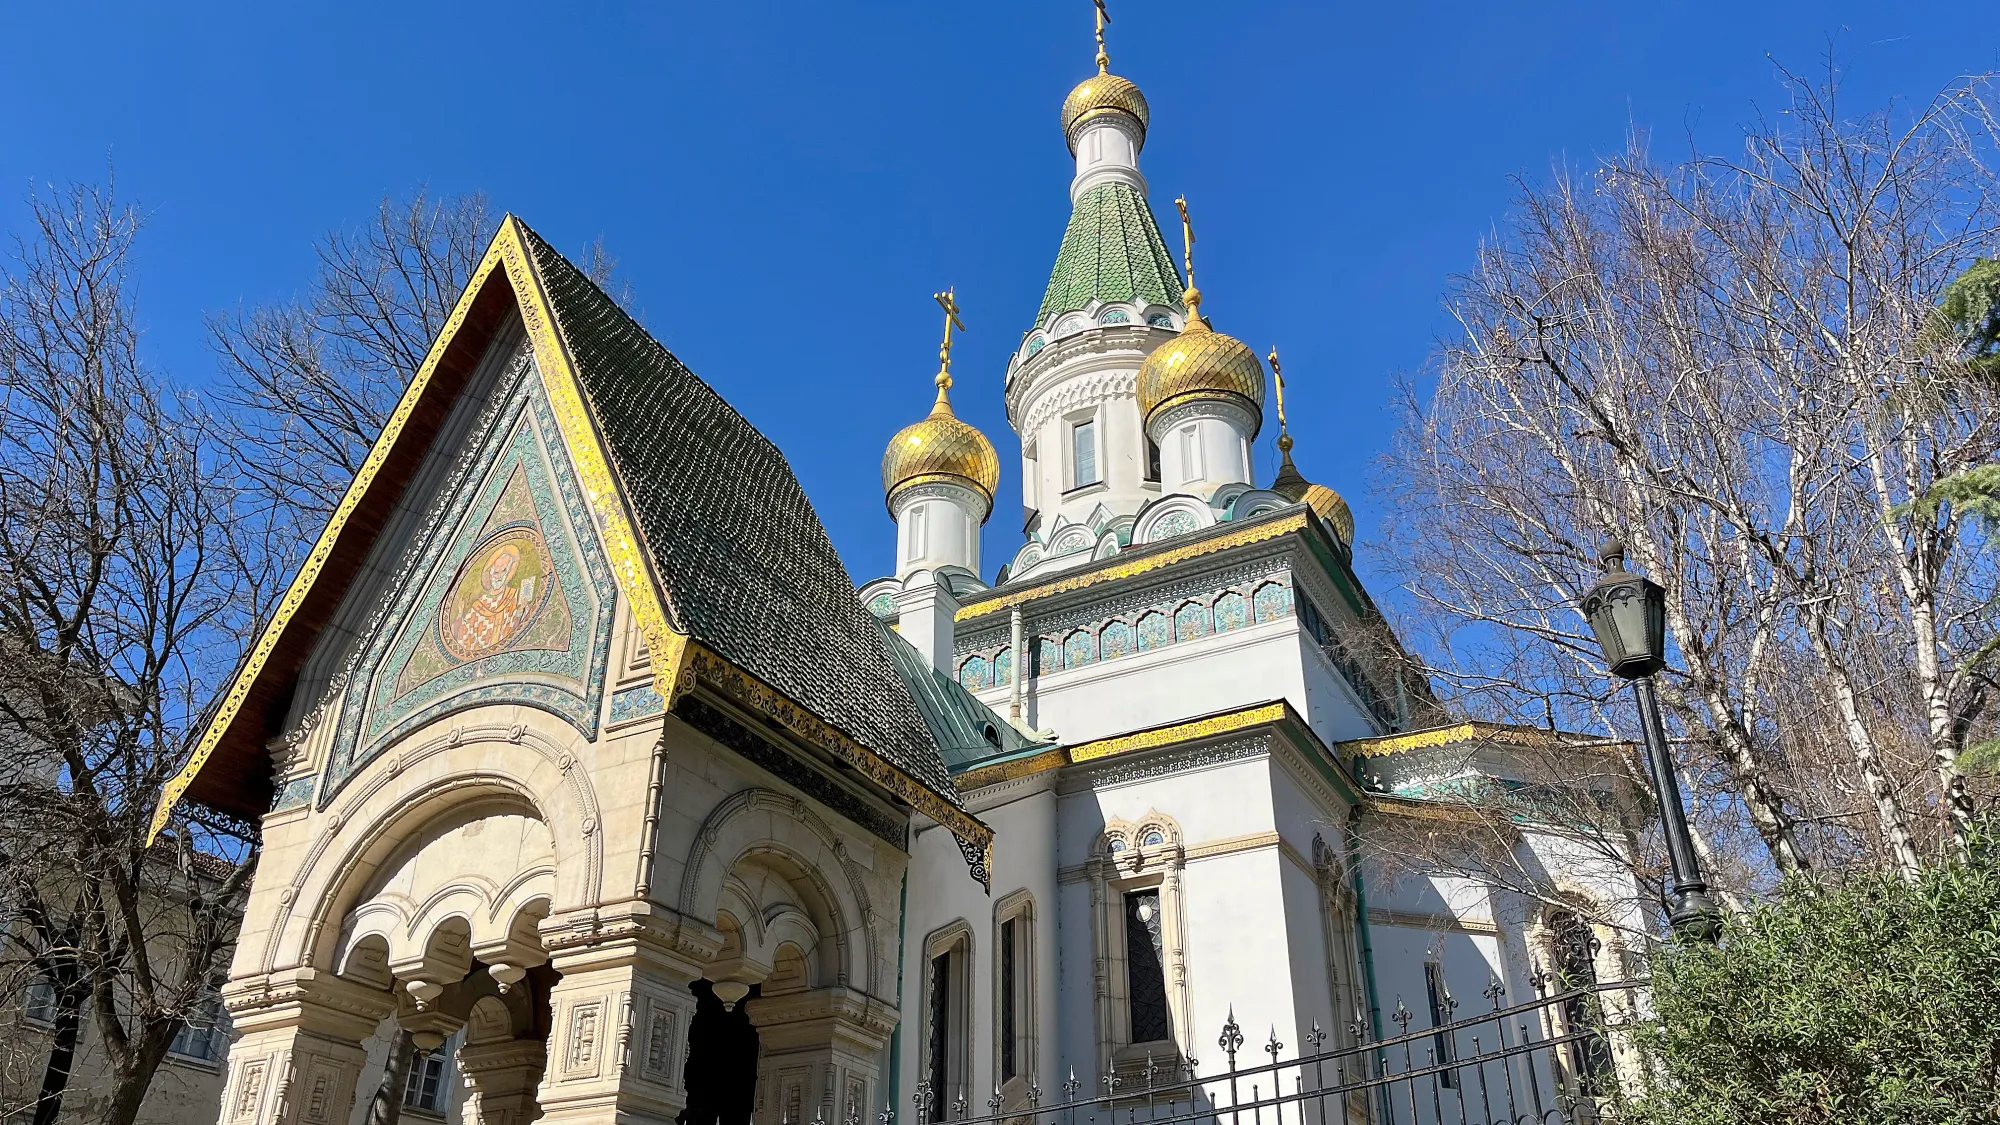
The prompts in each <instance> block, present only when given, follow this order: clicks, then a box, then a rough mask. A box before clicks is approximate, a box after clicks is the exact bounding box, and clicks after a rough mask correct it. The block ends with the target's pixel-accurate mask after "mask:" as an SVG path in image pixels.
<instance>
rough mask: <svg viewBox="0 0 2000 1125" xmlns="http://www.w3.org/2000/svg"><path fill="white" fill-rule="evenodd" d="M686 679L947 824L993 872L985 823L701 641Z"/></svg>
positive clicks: (689, 659)
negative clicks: (984, 856) (983, 857)
mask: <svg viewBox="0 0 2000 1125" xmlns="http://www.w3.org/2000/svg"><path fill="white" fill-rule="evenodd" d="M685 653H686V655H685V661H684V663H685V666H686V668H687V675H686V677H684V682H682V683H681V685H680V687H681V691H682V693H683V694H685V691H686V689H687V688H688V687H689V686H691V685H692V684H693V683H694V682H696V681H699V682H700V683H702V684H703V685H705V686H707V687H709V688H710V689H712V690H714V691H715V692H716V693H718V694H720V695H722V696H723V697H725V698H727V699H729V700H730V701H731V702H734V703H736V704H738V705H739V706H742V707H744V708H746V709H748V710H750V711H752V712H754V713H756V714H758V715H762V716H765V717H766V718H769V719H771V720H773V721H775V722H776V723H777V724H778V725H779V726H781V727H783V728H784V729H786V730H788V731H790V732H791V733H792V734H793V735H795V736H797V737H798V738H799V739H801V740H803V741H804V742H806V743H807V744H809V745H812V746H816V747H818V748H819V749H821V750H824V751H825V752H826V753H828V754H830V755H832V756H833V757H834V758H836V759H838V760H840V761H842V762H845V763H846V764H848V765H850V766H853V767H854V768H855V769H856V770H859V771H860V772H861V774H862V775H863V776H864V777H867V778H868V779H869V780H870V781H873V782H874V783H875V784H877V785H880V786H881V787H882V788H884V789H886V790H888V791H889V792H890V793H893V794H895V795H896V796H897V797H898V798H900V799H901V800H902V801H904V802H905V803H906V804H908V805H909V806H910V807H911V808H914V809H916V810H917V811H918V812H920V813H923V814H924V815H925V816H928V817H930V818H931V819H932V820H935V821H937V822H938V823H939V824H942V825H943V826H944V827H945V828H947V829H949V830H950V831H951V833H952V834H953V835H955V836H957V837H958V838H959V839H960V840H963V841H966V842H968V843H970V844H973V845H974V846H976V847H979V848H981V849H984V850H985V851H986V852H987V854H988V867H987V870H989V871H990V870H991V869H992V868H991V851H992V847H993V829H991V828H989V827H987V825H986V824H985V822H984V821H981V820H980V819H979V818H978V817H976V816H973V815H972V814H971V813H969V812H967V811H966V810H964V809H962V808H959V807H958V806H957V805H954V804H952V803H951V802H950V801H948V800H946V799H945V797H944V795H943V794H941V793H938V792H937V791H935V790H933V789H932V788H931V787H930V786H928V785H925V784H924V783H923V782H921V781H918V780H917V779H916V778H913V777H911V776H910V775H909V774H907V773H905V772H903V770H901V769H900V768H898V767H897V766H895V765H893V764H891V763H890V762H888V761H887V760H885V759H884V758H882V757H881V756H880V755H878V754H876V753H875V752H874V751H872V750H870V749H868V748H867V747H865V746H863V745H861V744H860V743H859V742H856V741H854V739H852V738H850V737H849V736H848V735H847V734H845V733H843V732H842V731H841V730H839V729H838V728H836V727H835V726H833V725H832V724H831V723H828V722H827V721H825V720H824V719H821V718H820V717H819V716H818V715H815V714H814V713H812V712H811V711H809V710H807V709H806V708H804V707H801V706H799V705H798V704H797V703H795V702H793V701H792V700H791V698H790V697H788V696H786V695H785V694H784V693H783V692H780V691H779V690H777V689H776V688H774V687H772V686H771V685H769V684H767V683H765V682H764V681H763V680H760V679H758V678H757V677H756V676H754V675H752V674H751V673H749V672H747V671H745V670H744V669H743V668H741V667H739V666H738V665H736V664H735V663H733V662H732V661H730V660H728V659H727V658H725V657H723V656H722V655H720V654H719V653H716V652H715V651H713V650H712V649H710V648H708V647H707V646H706V645H703V644H700V643H698V642H692V641H689V642H686V644H685Z"/></svg>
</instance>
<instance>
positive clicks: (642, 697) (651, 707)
mask: <svg viewBox="0 0 2000 1125" xmlns="http://www.w3.org/2000/svg"><path fill="white" fill-rule="evenodd" d="M666 709H667V702H666V700H664V699H662V698H661V697H660V689H659V688H657V687H655V686H653V684H652V683H651V682H650V681H648V682H646V683H643V684H635V685H633V686H632V687H628V688H626V689H625V690H623V691H617V692H613V693H612V694H611V725H612V726H617V725H619V724H621V723H629V722H632V721H633V720H635V719H645V718H650V717H652V716H654V715H657V714H659V713H660V712H662V711H665V710H666Z"/></svg>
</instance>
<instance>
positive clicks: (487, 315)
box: [154, 215, 991, 855]
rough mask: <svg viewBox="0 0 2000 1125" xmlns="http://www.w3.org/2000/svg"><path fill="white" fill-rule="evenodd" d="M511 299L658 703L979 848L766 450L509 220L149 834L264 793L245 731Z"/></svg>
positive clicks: (767, 445) (375, 527) (881, 648)
mask: <svg viewBox="0 0 2000 1125" xmlns="http://www.w3.org/2000/svg"><path fill="white" fill-rule="evenodd" d="M516 310H518V311H519V314H520V316H521V318H522V321H523V323H524V324H525V325H526V327H527V331H528V337H529V341H530V343H531V344H532V346H533V347H534V349H535V355H536V359H537V362H538V366H539V367H540V369H541V372H542V379H543V382H544V385H545V387H546V388H547V390H548V392H549V397H550V404H551V407H552V409H553V411H554V413H555V415H556V417H557V420H558V422H559V424H560V427H561V429H562V434H563V439H564V442H565V444H566V445H567V446H568V447H569V449H570V453H571V457H572V458H573V460H574V462H575V464H576V467H577V472H578V476H579V478H580V479H581V482H582V484H583V487H584V491H585V493H586V494H587V495H588V496H589V499H590V504H591V507H592V511H593V514H594V515H595V516H596V518H597V523H598V525H599V530H600V532H601V533H602V535H603V538H604V541H605V550H606V553H607V555H608V556H609V558H610V561H611V565H612V570H613V572H614V574H615V576H616V577H617V580H618V584H619V587H620V590H621V592H622V593H624V595H625V597H626V599H627V601H628V602H629V603H630V605H631V609H632V613H633V616H634V618H635V619H636V620H637V623H638V625H639V627H640V629H641V630H642V632H643V634H644V636H645V639H646V643H647V646H648V648H649V650H650V651H651V652H652V654H653V667H654V670H655V683H656V685H657V686H658V688H659V690H660V694H661V695H662V697H663V698H664V699H665V700H666V701H667V705H668V707H669V708H671V707H672V706H673V705H674V703H675V701H676V700H677V698H678V697H679V696H680V695H682V694H684V693H685V691H686V690H687V689H688V688H689V687H691V686H692V685H693V683H694V682H695V681H696V680H697V679H701V680H704V681H706V682H710V683H713V684H715V685H717V686H719V687H722V688H723V689H724V690H725V691H726V692H727V693H728V694H731V695H732V696H733V697H735V698H737V699H739V700H742V701H746V702H748V703H749V704H750V705H752V706H756V707H758V708H759V709H760V710H764V711H766V712H767V713H770V715H771V717H773V718H775V719H776V720H778V722H779V725H781V726H783V727H785V728H787V729H789V730H790V731H791V732H792V733H793V734H795V735H797V736H799V737H801V738H802V739H804V740H805V741H807V742H808V743H810V744H812V745H814V746H816V747H818V748H819V749H821V750H824V751H826V752H827V753H829V754H832V755H833V756H835V757H836V758H838V759H840V760H842V761H844V762H845V763H846V764H848V765H852V766H855V767H856V768H858V769H859V770H860V771H861V772H862V773H863V774H864V775H866V776H867V777H868V778H869V779H870V780H872V781H874V782H876V783H877V784H879V785H881V786H883V787H884V788H886V789H887V790H888V791H889V792H891V793H892V794H894V795H895V796H896V797H898V798H900V799H902V800H903V801H905V802H907V803H908V804H910V805H911V806H912V807H915V808H917V809H918V810H920V811H922V812H924V813H926V814H927V815H930V816H932V817H933V818H935V819H938V820H939V821H940V822H941V823H943V824H945V825H946V826H947V827H949V828H950V829H951V830H952V831H953V833H954V834H955V835H958V836H959V837H960V839H961V841H962V842H964V843H965V845H966V846H967V848H968V855H971V854H972V851H973V850H974V849H976V848H983V847H984V846H985V845H986V843H988V842H989V841H990V840H991V830H990V829H988V828H987V827H986V826H985V825H984V824H982V823H980V822H979V821H978V820H977V819H975V818H974V817H972V816H971V815H970V814H969V813H966V812H965V811H964V809H963V807H962V805H961V804H960V801H959V798H958V794H957V789H956V788H955V787H954V786H953V785H952V783H951V780H950V776H949V773H948V772H947V770H946V768H945V764H944V761H943V759H942V757H941V756H940V754H939V751H938V747H937V744H936V742H935V741H934V740H933V739H932V737H931V735H930V732H929V730H928V728H927V727H926V725H925V722H924V719H923V716H922V714H921V713H920V712H919V711H918V709H917V706H916V704H915V703H914V702H913V701H912V699H911V697H910V693H909V691H908V689H907V688H906V687H905V685H904V683H903V681H902V679H901V678H900V677H899V676H898V675H897V673H896V670H895V667H894V664H893V663H892V661H891V658H890V656H889V653H888V650H887V648H886V647H885V645H884V643H883V641H882V638H881V636H880V635H879V634H878V632H877V630H876V625H875V620H874V618H873V616H872V615H870V614H869V613H868V612H867V610H866V609H865V608H863V607H862V605H861V603H860V600H859V598H858V597H856V595H855V590H854V585H853V582H852V581H851V580H850V579H849V577H848V575H847V570H846V568H845V567H844V566H843V565H842V564H841V562H840V558H839V556H838V554H836V553H835V551H834V549H833V544H832V542H831V541H830V540H829V539H828V538H827V535H826V531H825V528H824V527H822V526H821V524H820V522H819V518H818V516H817V515H816V514H815V513H814V511H813V508H812V505H811V503H810V502H809V501H808V500H807V499H806V496H805V491H804V489H802V488H801V487H800V485H799V482H798V479H797V477H795V476H794V475H793V474H792V470H791V467H790V465H789V464H787V463H786V461H785V458H784V455H783V454H781V453H780V452H779V451H778V449H777V447H776V446H774V445H772V444H771V442H770V441H769V440H768V439H766V438H765V437H764V436H763V435H762V434H761V433H759V432H758V431H757V430H756V428H755V427H753V426H752V425H751V424H750V423H749V422H748V421H747V420H746V419H744V418H743V416H742V415H740V414H738V413H737V412H736V411H735V410H734V409H733V408H731V407H730V406H729V404H728V403H727V402H725V401H723V399H722V397H721V396H720V395H718V394H717V393H716V392H715V390H714V389H713V388H711V387H710V386H709V385H708V384H707V383H705V382H703V381H702V380H701V379H700V378H699V377H697V376H696V375H695V374H694V373H693V372H692V371H689V370H688V369H687V367H686V366H685V365H683V364H682V363H681V362H680V361H679V360H678V359H676V358H675V357H674V356H673V355H672V353H670V352H668V351H667V350H666V349H665V348H664V347H662V346H661V345H660V344H659V343H658V342H657V341H655V340H654V339H653V338H652V337H651V336H649V335H648V334H647V333H646V331H645V330H644V329H643V328H641V327H640V326H639V325H638V324H637V323H636V322H635V321H633V320H632V318H631V317H630V316H629V315H627V314H626V313H625V311H624V310H622V309H620V308H619V307H618V305H617V303H616V302H614V301H612V300H611V299H610V298H609V297H608V296H606V295H605V294H604V293H603V291H602V290H600V289H599V288H598V287H597V286H596V285H595V284H593V283H592V282H591V281H590V280H589V279H588V278H586V277H585V276H584V275H583V274H582V273H581V272H580V271H578V270H577V269H576V267H575V266H573V265H571V264H570V262H569V261H568V260H567V259H565V258H564V257H563V256H562V255H561V254H559V253H557V252H556V251H555V250H554V249H553V248H552V247H550V246H549V244H548V243H547V242H546V241H545V240H544V239H543V238H542V237H541V236H540V235H538V234H536V233H535V232H534V231H532V230H530V229H529V228H528V227H527V225H526V224H524V223H522V222H521V221H520V220H519V219H517V218H514V217H513V216H511V215H510V216H508V217H507V218H505V219H504V220H502V222H501V227H500V231H499V233H498V234H497V235H495V237H494V240H493V244H492V246H491V247H490V248H489V249H488V251H487V254H486V257H485V259H484V260H483V261H482V262H481V263H480V266H479V268H478V270H477V271H475V273H474V275H473V279H472V281H471V282H470V283H469V284H468V285H467V287H466V292H465V295H464V296H463V297H461V298H460V300H459V304H458V306H457V308H456V309H454V311H453V313H452V316H451V318H450V319H449V320H448V321H447V323H446V326H445V329H444V331H443V332H442V333H440V335H439V338H438V340H437V341H436V343H435V344H434V345H433V346H432V349H431V352H430V355H429V356H428V357H427V358H426V360H425V362H424V365H423V367H422V368H421V369H420V370H419V371H418V372H417V374H416V375H415V377H414V378H413V379H412V380H411V382H410V385H409V387H408V389H407V390H406V391H405V392H404V395H403V398H402V400H401V401H399V402H398V404H397V407H396V410H395V411H394V412H393V413H392V415H391V416H390V419H389V422H388V424H387V425H386V426H385V427H384V430H383V433H382V435H381V437H380V438H379V439H378V440H377V442H376V443H375V446H374V448H373V449H372V450H370V452H369V455H368V458H367V460H366V461H365V462H364V463H363V466H362V468H361V471H360V472H359V473H358V474H357V475H356V478H355V480H354V482H353V484H352V485H350V486H349V488H348V491H347V493H346V494H345V495H344V496H343V497H342V499H341V503H340V505H339V506H338V508H336V510H335V512H334V515H333V516H332V518H331V519H330V520H329V521H328V524H327V527H326V529H325V530H324V531H323V532H322V533H321V535H320V538H319V540H318V542H317V543H315V545H314V547H313V550H312V552H311V553H310V554H309V555H308V556H307V558H306V561H305V563H304V564H303V565H302V566H301V568H300V571H299V574H298V575H297V576H296V577H295V578H294V580H293V582H292V585H291V587H290V588H289V589H287V591H286V593H285V596H284V598H283V599H282V600H281V602H280V604H279V607H278V609H277V611H276V612H275V614H274V615H273V618H272V620H271V621H270V623H269V624H268V625H267V626H266V628H265V630H264V632H263V633H262V634H261V635H260V636H259V638H258V641H257V643H256V645H255V646H254V647H253V648H252V649H251V651H250V653H249V654H248V655H247V656H246V657H245V659H244V661H243V663H242V665H241V666H240V667H239V668H238V669H237V672H236V674H235V677H234V678H233V680H232V681H231V683H230V685H229V688H228V690H227V691H226V692H224V694H223V695H222V697H221V698H220V699H219V700H218V702H217V704H216V707H215V711H214V714H213V716H212V717H211V719H210V722H209V725H208V727H207V729H206V730H205V731H204V732H203V736H202V739H201V741H200V742H199V743H198V744H197V746H196V749H195V752H194V754H193V755H192V756H191V758H190V760H189V762H188V764H187V766H186V767H185V768H184V769H183V770H182V771H181V773H180V775H179V776H177V777H176V778H175V779H174V780H173V782H171V783H170V784H169V785H168V787H167V789H166V791H165V792H164V793H163V794H162V797H161V801H160V805H159V808H158V810H157V811H156V813H155V817H154V831H155V832H157V831H158V830H159V828H160V827H161V826H162V825H164V823H165V822H166V819H167V817H168V815H169V814H170V812H171V810H172V808H173V805H174V804H175V803H176V802H177V801H178V800H179V799H180V798H182V797H183V796H186V797H189V798H191V799H193V800H196V801H199V802H201V803H203V804H205V805H208V806H210V807H211V808H214V809H216V810H218V811H220V812H222V813H225V814H228V815H232V816H237V817H241V818H244V819H246V820H250V819H255V818H256V817H258V816H260V815H261V814H262V813H263V811H264V809H265V808H266V807H268V805H269V802H270V798H271V784H272V781H271V776H270V762H269V757H268V754H267V752H266V750H265V743H266V741H267V740H268V739H269V738H271V737H272V736H273V735H274V734H275V733H276V732H277V727H278V725H279V724H280V723H282V721H283V716H284V712H285V710H286V706H287V704H288V703H289V700H290V696H291V692H292V691H293V689H294V686H295V684H296V678H297V675H298V672H299V669H300V668H301V666H302V665H303V664H304V662H305V660H306V657H307V655H308V654H309V653H310V651H311V649H312V646H313V642H314V640H315V639H316V638H317V636H318V634H319V632H320V629H321V628H322V627H323V626H325V625H326V624H327V622H328V621H329V620H330V619H331V618H332V615H333V614H334V612H335V611H336V610H337V608H338V607H339V605H340V602H341V600H342V598H343V597H344V596H345V594H346V592H347V590H348V588H349V586H350V585H351V583H352V580H353V578H354V577H355V575H356V574H357V573H358V572H359V571H360V569H361V567H362V565H363V563H364V561H365V559H366V557H367V554H368V551H369V549H370V547H371V546H372V545H373V543H374V541H375V538H376V536H377V535H378V534H379V533H380V532H381V531H382V529H383V526H384V525H385V523H386V522H387V519H388V515H389V513H390V511H391V510H392V509H393V508H394V506H395V504H396V502H397V500H398V498H399V496H400V494H401V492H402V489H403V486H404V484H405V483H406V482H407V481H408V480H409V479H410V478H411V476H412V475H414V473H415V471H416V469H417V467H418V466H419V465H420V464H421V463H422V460H423V457H424V455H425V453H426V451H427V450H428V449H429V447H430V445H431V442H432V441H433V440H434V439H435V437H436V435H437V432H438V429H439V427H440V425H441V424H442V422H443V420H444V417H445V415H446V414H447V413H448V412H449V410H450V408H451V405H452V402H453V401H454V400H455V399H456V398H457V396H458V395H459V393H460V392H462V391H463V389H464V387H465V384H466V380H467V378H468V377H469V375H470V374H471V372H472V370H473V369H474V368H475V367H476V366H477V365H478V363H479V360H480V358H481V357H482V356H483V355H484V353H485V350H486V347H487V345H488V344H489V343H490V341H491V340H492V338H493V335H494V333H495V331H496V330H497V329H498V328H499V326H500V325H501V324H502V323H504V321H505V320H506V319H507V317H508V315H509V314H510V313H512V312H514V311H516Z"/></svg>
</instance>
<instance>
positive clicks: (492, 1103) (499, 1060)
mask: <svg viewBox="0 0 2000 1125" xmlns="http://www.w3.org/2000/svg"><path fill="white" fill-rule="evenodd" d="M546 1058H547V1052H546V1051H545V1050H543V1048H542V1045H541V1044H540V1043H537V1042H535V1041H534V1040H532V1039H508V1040H502V1041H501V1042H498V1043H481V1044H479V1045H478V1046H475V1047H461V1048H459V1051H458V1072H459V1074H460V1075H461V1076H462V1078H463V1080H464V1083H465V1091H466V1095H465V1110H464V1118H463V1119H464V1121H465V1125H527V1123H528V1122H530V1121H533V1120H535V1119H536V1118H537V1117H539V1116H540V1115H541V1108H540V1107H539V1106H538V1105H537V1104H536V1102H535V1089H536V1087H538V1086H539V1085H540V1084H541V1081H542V1066H543V1063H544V1061H545V1059H546Z"/></svg>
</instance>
